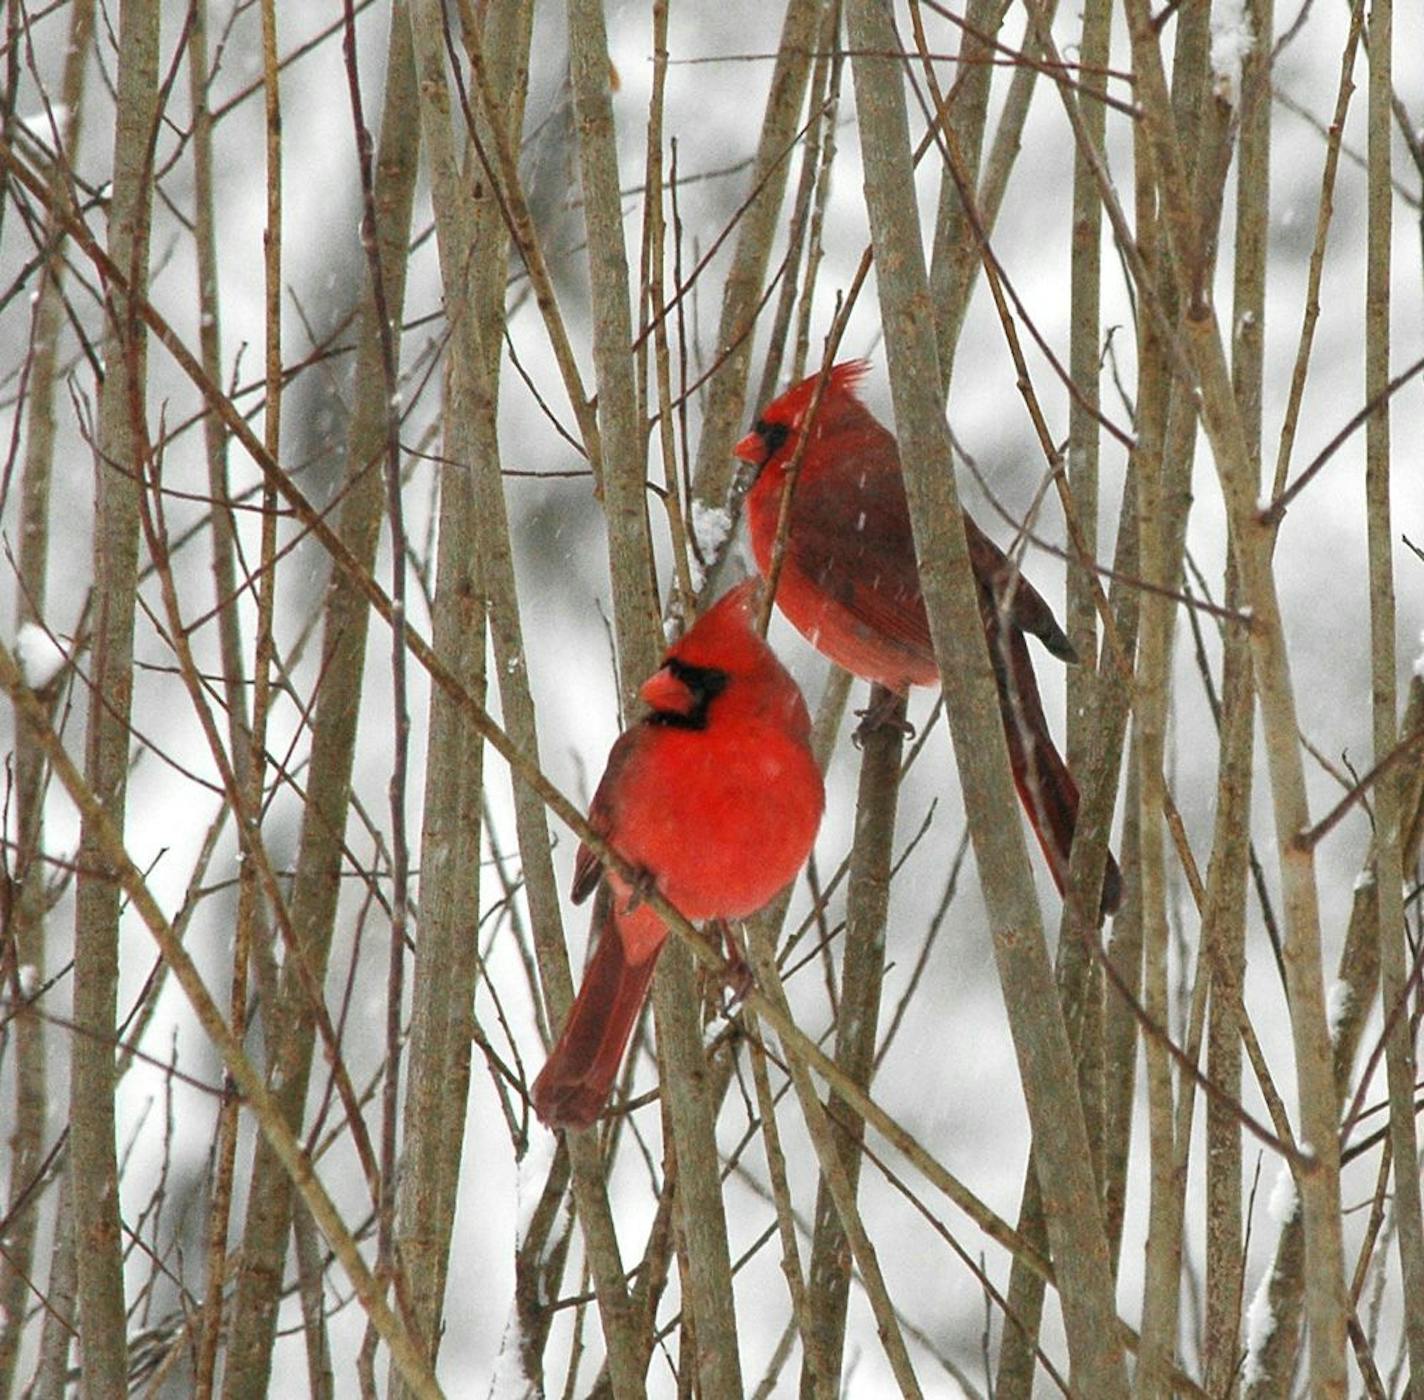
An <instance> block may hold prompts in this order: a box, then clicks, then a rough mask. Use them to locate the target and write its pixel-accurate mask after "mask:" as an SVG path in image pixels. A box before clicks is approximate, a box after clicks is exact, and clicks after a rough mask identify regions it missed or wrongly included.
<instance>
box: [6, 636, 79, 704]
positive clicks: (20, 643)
mask: <svg viewBox="0 0 1424 1400" xmlns="http://www.w3.org/2000/svg"><path fill="white" fill-rule="evenodd" d="M68 659H69V658H68V657H67V656H66V655H65V653H64V648H63V647H61V646H60V645H59V644H58V643H57V642H56V641H55V640H54V639H53V638H52V637H51V636H50V634H49V633H48V632H46V631H45V629H44V628H43V627H41V626H39V625H38V624H37V623H34V622H27V623H25V625H24V626H23V627H21V628H20V634H19V636H17V637H16V638H15V660H16V661H18V662H19V663H20V674H21V675H22V676H24V678H25V684H26V685H27V686H29V688H30V689H31V690H43V689H44V687H45V686H47V685H48V684H49V683H50V681H52V680H53V679H54V678H55V676H57V675H58V674H59V670H60V667H61V666H63V665H64V663H65V662H66V661H67V660H68Z"/></svg>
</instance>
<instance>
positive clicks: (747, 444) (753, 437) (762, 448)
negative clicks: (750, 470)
mask: <svg viewBox="0 0 1424 1400" xmlns="http://www.w3.org/2000/svg"><path fill="white" fill-rule="evenodd" d="M732 456H733V457H740V458H741V459H742V461H744V462H750V463H751V464H752V466H754V467H759V466H761V464H762V462H763V461H764V460H765V459H766V443H765V442H763V441H762V436H761V434H760V433H757V432H751V433H748V434H747V435H746V437H744V438H743V439H742V440H741V441H740V442H739V443H738V444H737V445H736V446H735V447H734V448H733V449H732Z"/></svg>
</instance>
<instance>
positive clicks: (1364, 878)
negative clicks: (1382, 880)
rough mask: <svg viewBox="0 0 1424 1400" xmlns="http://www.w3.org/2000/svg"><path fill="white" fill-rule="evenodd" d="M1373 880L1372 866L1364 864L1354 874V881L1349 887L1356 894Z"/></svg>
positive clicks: (1372, 882) (1365, 888)
mask: <svg viewBox="0 0 1424 1400" xmlns="http://www.w3.org/2000/svg"><path fill="white" fill-rule="evenodd" d="M1374 882H1375V872H1374V867H1373V866H1368V865H1367V866H1366V867H1365V868H1364V869H1363V870H1362V871H1360V873H1359V874H1358V875H1356V876H1355V883H1354V884H1353V885H1352V886H1351V887H1350V888H1351V889H1353V890H1354V892H1355V893H1356V894H1359V892H1360V891H1361V890H1367V889H1369V887H1370V886H1371V885H1373V884H1374Z"/></svg>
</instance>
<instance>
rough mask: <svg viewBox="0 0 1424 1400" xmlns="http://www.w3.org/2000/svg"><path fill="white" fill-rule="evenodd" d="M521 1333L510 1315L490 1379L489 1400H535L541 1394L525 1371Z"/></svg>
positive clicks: (511, 1314) (512, 1315)
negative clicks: (520, 1343)
mask: <svg viewBox="0 0 1424 1400" xmlns="http://www.w3.org/2000/svg"><path fill="white" fill-rule="evenodd" d="M519 1342H520V1332H519V1328H518V1327H517V1326H516V1325H515V1321H514V1313H513V1312H511V1313H510V1322H509V1326H508V1327H506V1328H505V1331H504V1340H503V1341H502V1342H501V1343H500V1347H499V1360H498V1361H497V1362H496V1363H495V1368H494V1374H493V1375H492V1376H491V1377H490V1388H489V1400H533V1397H534V1396H535V1395H537V1394H539V1392H538V1391H537V1390H536V1389H535V1388H534V1385H533V1382H531V1381H530V1379H529V1377H528V1376H527V1375H526V1374H525V1371H524V1357H523V1355H522V1354H521V1352H522V1348H521V1347H520V1345H519Z"/></svg>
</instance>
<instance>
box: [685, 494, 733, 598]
mask: <svg viewBox="0 0 1424 1400" xmlns="http://www.w3.org/2000/svg"><path fill="white" fill-rule="evenodd" d="M731 533H732V513H731V511H729V510H727V509H725V508H724V507H722V506H709V505H704V504H703V502H701V501H693V503H692V538H693V539H694V540H696V541H697V553H698V554H699V555H700V556H701V557H702V558H703V559H706V560H707V561H708V562H709V563H710V562H711V561H712V560H714V559H716V558H717V557H718V555H720V554H721V552H722V546H723V545H725V544H726V543H727V537H728V536H729V535H730V534H731ZM692 563H693V576H692V586H693V587H694V588H701V587H702V576H701V570H699V569H698V568H697V567H696V566H697V560H696V559H694V560H693V561H692Z"/></svg>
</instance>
